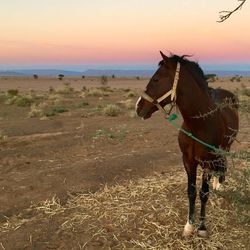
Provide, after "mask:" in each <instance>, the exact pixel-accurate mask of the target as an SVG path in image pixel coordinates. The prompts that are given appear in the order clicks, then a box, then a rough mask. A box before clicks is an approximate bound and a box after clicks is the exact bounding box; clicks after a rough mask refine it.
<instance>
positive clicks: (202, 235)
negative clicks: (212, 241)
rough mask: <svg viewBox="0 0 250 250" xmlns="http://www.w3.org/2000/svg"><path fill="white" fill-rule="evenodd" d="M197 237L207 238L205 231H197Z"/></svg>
mask: <svg viewBox="0 0 250 250" xmlns="http://www.w3.org/2000/svg"><path fill="white" fill-rule="evenodd" d="M198 236H200V237H201V238H207V237H208V233H207V230H198Z"/></svg>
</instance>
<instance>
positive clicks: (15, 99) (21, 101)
mask: <svg viewBox="0 0 250 250" xmlns="http://www.w3.org/2000/svg"><path fill="white" fill-rule="evenodd" d="M34 101H35V98H34V97H33V96H32V95H29V94H28V95H12V96H8V98H7V99H6V101H5V104H7V105H13V104H15V105H17V106H18V107H28V106H30V105H31V104H32V103H33V102H34Z"/></svg>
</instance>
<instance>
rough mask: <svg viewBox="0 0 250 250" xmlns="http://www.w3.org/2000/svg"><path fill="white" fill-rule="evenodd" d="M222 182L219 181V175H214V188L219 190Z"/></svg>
mask: <svg viewBox="0 0 250 250" xmlns="http://www.w3.org/2000/svg"><path fill="white" fill-rule="evenodd" d="M220 186H221V184H220V182H219V178H218V177H214V181H213V189H214V190H219V189H220Z"/></svg>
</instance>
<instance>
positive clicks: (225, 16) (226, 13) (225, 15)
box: [217, 0, 247, 23]
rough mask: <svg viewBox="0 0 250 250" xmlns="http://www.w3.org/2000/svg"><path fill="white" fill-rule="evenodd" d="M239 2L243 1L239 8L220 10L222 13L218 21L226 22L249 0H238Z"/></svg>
mask: <svg viewBox="0 0 250 250" xmlns="http://www.w3.org/2000/svg"><path fill="white" fill-rule="evenodd" d="M238 1H239V2H241V3H240V4H239V5H238V7H237V8H235V9H234V10H231V11H227V10H223V11H220V12H219V14H220V20H219V21H217V22H218V23H222V22H224V21H225V20H227V19H228V18H229V17H230V16H231V15H232V14H233V13H234V12H236V11H238V10H240V9H241V8H242V6H243V4H244V3H245V2H246V1H247V0H238Z"/></svg>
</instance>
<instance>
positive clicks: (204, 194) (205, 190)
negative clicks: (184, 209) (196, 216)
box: [198, 169, 211, 237]
mask: <svg viewBox="0 0 250 250" xmlns="http://www.w3.org/2000/svg"><path fill="white" fill-rule="evenodd" d="M210 178H211V174H210V173H208V172H207V171H206V169H204V172H203V175H202V186H201V190H200V200H201V213H200V225H199V228H198V235H199V236H201V237H207V227H206V224H205V217H206V204H207V200H208V197H209V181H210Z"/></svg>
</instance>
